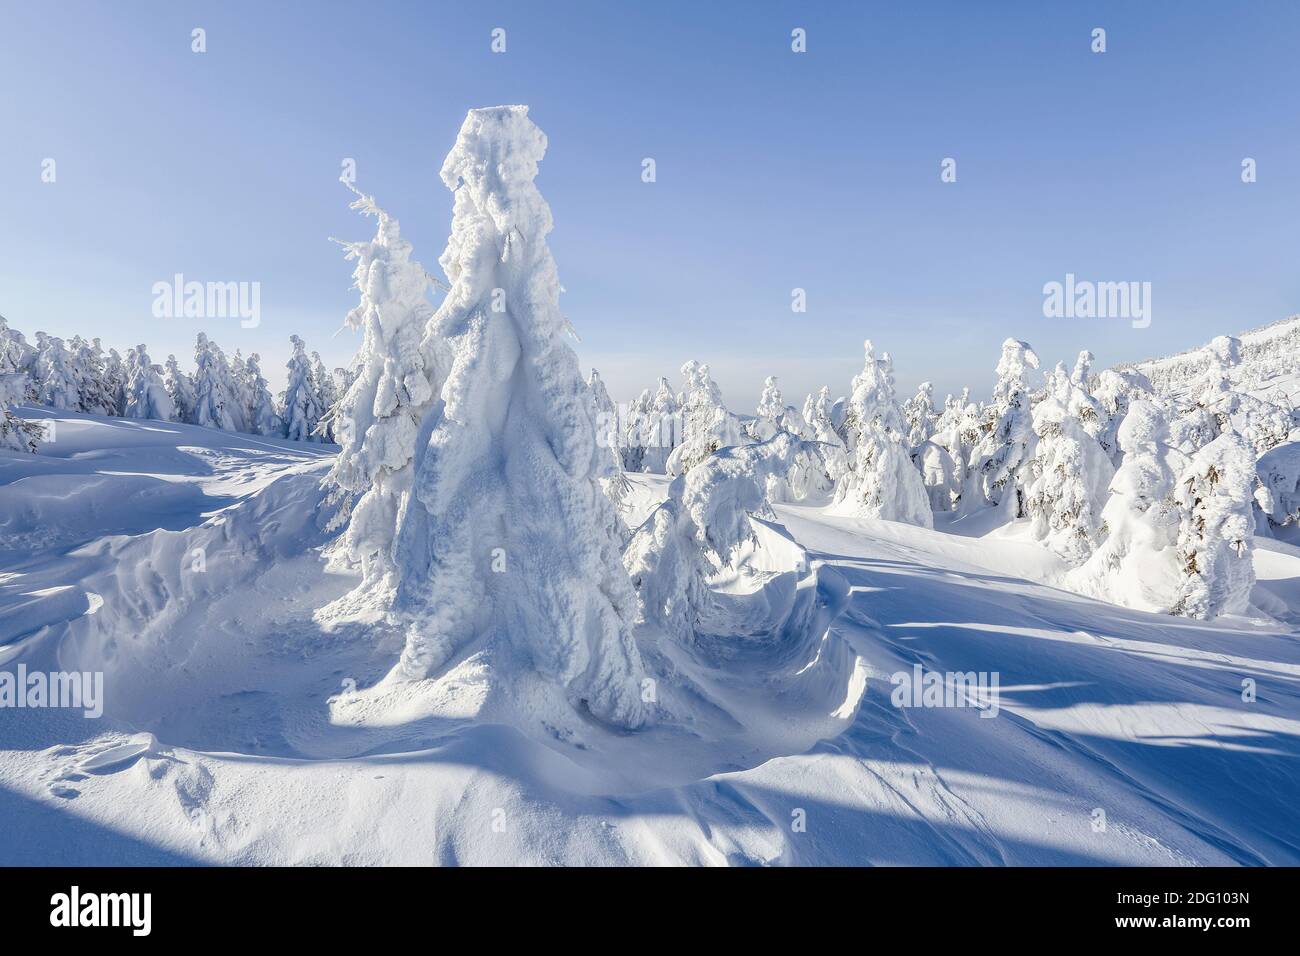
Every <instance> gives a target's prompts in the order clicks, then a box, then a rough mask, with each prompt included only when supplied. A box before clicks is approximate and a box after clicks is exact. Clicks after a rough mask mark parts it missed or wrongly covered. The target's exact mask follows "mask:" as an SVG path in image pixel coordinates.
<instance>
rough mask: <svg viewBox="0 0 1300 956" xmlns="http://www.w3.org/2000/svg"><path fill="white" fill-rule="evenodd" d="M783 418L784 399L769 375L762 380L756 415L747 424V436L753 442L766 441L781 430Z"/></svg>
mask: <svg viewBox="0 0 1300 956" xmlns="http://www.w3.org/2000/svg"><path fill="white" fill-rule="evenodd" d="M784 417H785V399H783V398H782V397H781V389H780V388H778V387H777V384H776V376H775V375H769V376H768V377H767V378H766V379H764V380H763V391H762V393H761V394H760V395H759V396H758V408H757V414H756V415H755V417H754V420H753V421H752V422H750V423H749V435H750V437H751V438H753V439H754V440H755V441H767V439H769V438H771V437H772V436H773V435H775V434H776V433H777V432H778V431H780V430H781V428H782V427H783V426H782V423H781V422H782V419H783V418H784Z"/></svg>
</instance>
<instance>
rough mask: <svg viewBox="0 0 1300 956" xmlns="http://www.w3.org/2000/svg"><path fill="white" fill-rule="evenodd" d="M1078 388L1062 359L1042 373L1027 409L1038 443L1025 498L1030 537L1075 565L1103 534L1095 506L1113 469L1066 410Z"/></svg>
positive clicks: (1099, 504) (1099, 503)
mask: <svg viewBox="0 0 1300 956" xmlns="http://www.w3.org/2000/svg"><path fill="white" fill-rule="evenodd" d="M1080 391H1081V389H1080V386H1079V385H1078V384H1077V383H1076V382H1075V379H1074V378H1073V376H1071V375H1070V374H1069V373H1068V372H1066V369H1065V365H1064V364H1058V365H1057V366H1056V369H1055V370H1054V371H1053V372H1052V373H1051V374H1050V375H1049V376H1048V379H1047V395H1046V397H1045V398H1044V399H1043V400H1042V401H1040V402H1039V403H1038V405H1037V406H1036V407H1035V408H1034V411H1033V428H1034V434H1035V435H1036V436H1037V437H1038V443H1037V449H1036V453H1035V458H1034V460H1033V462H1032V464H1031V473H1032V474H1033V480H1032V481H1031V482H1030V484H1029V486H1028V488H1027V489H1026V502H1025V506H1026V511H1027V512H1028V514H1029V517H1030V518H1031V519H1032V525H1031V528H1032V531H1033V534H1034V537H1036V538H1037V539H1038V540H1040V541H1042V542H1043V543H1044V544H1046V545H1047V546H1048V547H1049V548H1051V549H1052V550H1053V551H1055V552H1056V553H1057V554H1058V555H1060V556H1061V557H1062V558H1064V559H1065V560H1066V561H1067V562H1068V563H1069V564H1071V565H1072V566H1076V567H1077V566H1078V565H1080V564H1082V563H1083V562H1084V561H1086V560H1087V559H1088V557H1089V556H1090V555H1091V554H1092V553H1093V551H1095V550H1096V549H1097V547H1098V545H1100V544H1101V541H1102V538H1103V537H1104V525H1103V523H1102V519H1101V511H1102V508H1103V507H1104V506H1105V502H1106V494H1107V490H1108V488H1109V486H1110V480H1111V478H1112V477H1114V473H1115V470H1114V467H1113V466H1112V465H1111V463H1110V458H1109V457H1108V456H1107V454H1106V452H1105V450H1104V449H1103V448H1102V447H1101V444H1100V443H1099V442H1098V441H1097V440H1096V439H1095V438H1093V437H1092V436H1091V435H1089V434H1088V433H1087V432H1086V431H1085V430H1084V428H1083V425H1082V424H1081V423H1080V421H1079V419H1078V418H1076V417H1075V414H1074V412H1073V410H1072V409H1073V407H1076V406H1077V405H1078V404H1079V397H1078V393H1080ZM1085 397H1086V396H1085Z"/></svg>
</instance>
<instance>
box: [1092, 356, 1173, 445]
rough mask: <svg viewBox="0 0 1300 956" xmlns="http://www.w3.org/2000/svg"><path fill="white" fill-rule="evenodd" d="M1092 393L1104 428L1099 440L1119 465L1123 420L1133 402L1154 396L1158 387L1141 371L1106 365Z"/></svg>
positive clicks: (1100, 432) (1149, 399)
mask: <svg viewBox="0 0 1300 956" xmlns="http://www.w3.org/2000/svg"><path fill="white" fill-rule="evenodd" d="M1092 396H1093V398H1095V399H1096V400H1097V404H1098V406H1099V407H1100V413H1101V429H1100V431H1099V432H1098V435H1097V440H1098V441H1100V442H1101V447H1102V448H1104V449H1106V454H1108V455H1110V460H1111V464H1113V465H1115V466H1116V467H1119V465H1120V463H1121V456H1122V454H1123V453H1122V451H1121V449H1120V442H1119V428H1120V424H1121V423H1122V422H1123V421H1124V418H1125V416H1126V415H1127V414H1128V409H1129V405H1130V404H1131V403H1132V402H1135V401H1151V400H1153V399H1154V398H1155V390H1154V389H1153V388H1152V387H1151V383H1150V382H1149V381H1148V380H1147V377H1146V376H1145V375H1143V374H1142V373H1141V372H1135V371H1132V370H1116V369H1104V370H1103V371H1102V372H1101V374H1100V375H1098V376H1097V384H1096V385H1095V386H1094V387H1093V391H1092ZM1166 431H1167V426H1166Z"/></svg>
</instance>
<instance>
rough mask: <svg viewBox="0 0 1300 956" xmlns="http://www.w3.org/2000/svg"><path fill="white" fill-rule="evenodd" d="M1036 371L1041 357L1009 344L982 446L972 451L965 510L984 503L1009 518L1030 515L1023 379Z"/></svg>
mask: <svg viewBox="0 0 1300 956" xmlns="http://www.w3.org/2000/svg"><path fill="white" fill-rule="evenodd" d="M1031 368H1038V356H1037V355H1036V354H1035V353H1034V350H1033V349H1032V348H1030V347H1029V344H1028V343H1027V342H1020V341H1018V340H1016V339H1007V340H1006V341H1005V342H1003V343H1002V357H1001V358H1000V359H999V360H998V367H997V376H998V381H997V384H996V385H995V386H994V387H993V398H992V400H991V401H990V403H989V405H988V406H987V407H986V408H985V410H984V416H983V420H982V421H981V423H980V430H981V435H980V439H979V443H978V444H977V445H976V446H975V448H974V449H973V450H972V452H971V468H970V473H969V475H968V480H967V483H966V487H965V489H964V490H963V492H962V499H963V503H962V504H963V507H962V510H963V511H967V512H969V511H970V510H971V509H972V508H973V507H977V506H978V505H980V504H994V505H1001V506H1002V507H1003V508H1004V509H1005V510H1006V514H1007V517H1009V518H1023V517H1025V516H1026V511H1025V507H1024V497H1025V487H1026V486H1027V485H1028V483H1029V481H1030V478H1031V476H1030V475H1029V473H1028V464H1029V461H1030V460H1031V459H1032V458H1033V445H1034V440H1035V436H1034V429H1033V418H1032V416H1031V413H1030V407H1029V406H1030V397H1029V386H1028V384H1027V383H1026V381H1025V376H1026V374H1027V372H1028V370H1029V369H1031Z"/></svg>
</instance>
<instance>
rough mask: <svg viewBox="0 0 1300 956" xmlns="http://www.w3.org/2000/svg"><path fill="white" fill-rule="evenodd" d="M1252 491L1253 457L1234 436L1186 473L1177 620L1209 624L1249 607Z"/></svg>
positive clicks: (1215, 444) (1180, 489)
mask: <svg viewBox="0 0 1300 956" xmlns="http://www.w3.org/2000/svg"><path fill="white" fill-rule="evenodd" d="M1254 489H1255V452H1254V449H1252V448H1251V446H1250V444H1249V443H1248V442H1247V441H1246V440H1245V439H1244V438H1242V437H1241V436H1240V435H1238V434H1236V433H1235V432H1224V433H1223V434H1222V435H1220V436H1219V437H1218V438H1216V439H1214V441H1212V442H1210V443H1209V444H1208V445H1206V446H1205V447H1204V448H1202V449H1201V450H1200V451H1198V452H1197V453H1196V454H1195V455H1194V456H1192V460H1191V461H1190V462H1189V463H1188V465H1187V467H1186V468H1184V469H1183V472H1182V474H1181V475H1180V476H1179V478H1178V484H1177V487H1176V488H1175V500H1176V501H1177V502H1178V506H1179V509H1180V516H1179V517H1180V520H1179V525H1178V545H1177V547H1178V559H1179V570H1180V577H1179V582H1178V591H1177V594H1176V596H1175V599H1174V604H1173V608H1172V610H1173V613H1174V614H1181V615H1184V616H1186V617H1194V618H1199V619H1201V620H1209V619H1211V618H1214V617H1218V616H1219V615H1220V614H1242V613H1245V611H1246V610H1247V608H1248V607H1249V604H1250V590H1251V588H1252V587H1254V585H1255V568H1254V563H1253V559H1252V556H1251V551H1252V545H1251V537H1252V536H1253V535H1254V533H1255V514H1254V510H1253V503H1254V499H1253V497H1252V494H1253V492H1254Z"/></svg>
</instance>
